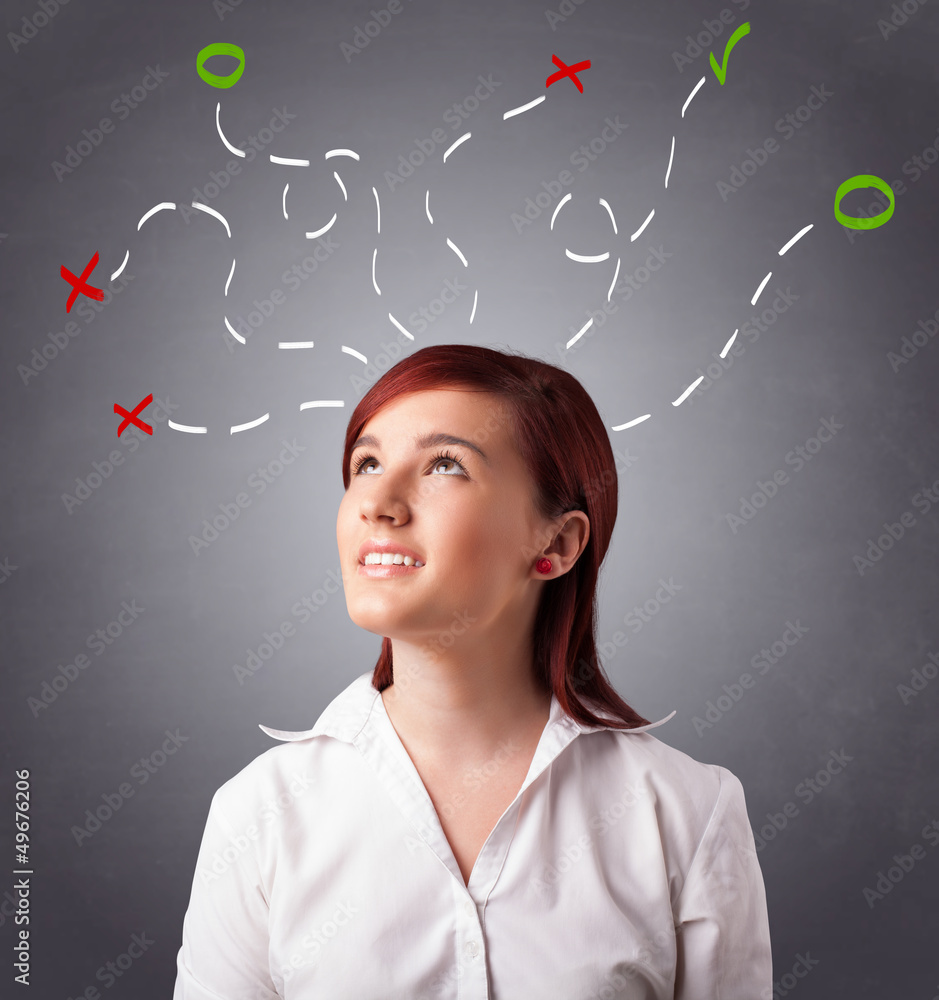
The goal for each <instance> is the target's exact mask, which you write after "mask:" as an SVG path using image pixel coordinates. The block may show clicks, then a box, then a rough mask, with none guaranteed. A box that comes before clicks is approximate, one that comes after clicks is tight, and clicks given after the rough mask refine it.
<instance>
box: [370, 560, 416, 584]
mask: <svg viewBox="0 0 939 1000" xmlns="http://www.w3.org/2000/svg"><path fill="white" fill-rule="evenodd" d="M422 569H424V567H423V566H405V565H404V563H399V564H398V565H397V566H396V565H395V564H394V563H391V564H389V565H387V566H383V565H382V564H381V563H373V564H372V565H370V566H366V565H365V563H359V568H358V575H359V576H368V577H372V578H373V579H376V580H385V579H390V578H391V577H396V576H406V575H407V574H409V573H420V571H421V570H422Z"/></svg>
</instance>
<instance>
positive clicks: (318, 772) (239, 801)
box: [212, 737, 335, 822]
mask: <svg viewBox="0 0 939 1000" xmlns="http://www.w3.org/2000/svg"><path fill="white" fill-rule="evenodd" d="M330 744H335V741H334V740H330V739H324V738H312V737H311V738H308V739H304V740H299V741H296V742H289V743H278V744H277V746H273V747H269V748H268V749H266V750H263V751H262V752H261V753H259V754H258V755H257V756H256V757H254V758H253V759H252V760H250V761H248V763H247V764H245V765H244V766H243V767H242V768H241V769H240V770H239V771H237V772H235V774H233V775H232V776H231V777H230V778H228V779H227V780H226V781H224V782H222V784H221V785H219V786H218V788H217V789H216V791H215V793H214V794H213V796H212V808H213V810H215V811H221V812H222V813H223V814H224V815H225V816H226V817H227V818H228V819H229V820H230V821H232V822H239V821H249V820H250V819H251V818H253V817H256V816H257V815H258V813H259V812H263V811H264V809H265V808H266V807H268V806H269V804H270V803H272V802H274V803H277V802H281V803H283V802H290V801H293V800H295V799H298V798H301V797H306V796H307V795H308V794H309V793H310V792H315V790H316V789H317V788H319V787H321V786H322V784H323V781H324V780H325V777H326V774H327V769H326V768H325V767H324V763H323V760H324V756H326V755H328V754H329V753H330Z"/></svg>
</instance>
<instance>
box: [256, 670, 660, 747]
mask: <svg viewBox="0 0 939 1000" xmlns="http://www.w3.org/2000/svg"><path fill="white" fill-rule="evenodd" d="M372 673H373V671H371V670H368V671H366V672H365V673H364V674H360V675H359V676H358V677H356V679H355V680H354V681H353V682H352V683H351V684H350V685H349V686H348V687H347V688H346V689H345V690H344V691H341V692H340V693H339V694H338V695H336V697H335V698H333V700H332V701H331V702H330V703H329V704H328V705H327V706H326V708H325V709H324V710H323V712H322V714H321V715H320V717H319V718H318V719H317V720H316V723H315V724H314V726H313V728H312V729H305V730H302V731H299V732H291V731H289V730H286V729H272V728H271V727H270V726H264V725H261V723H258V727H259V728H260V729H262V730H263V731H264V732H265V733H267V735H268V736H272V737H273V738H274V739H275V740H284V741H288V742H296V741H298V740H309V739H312V738H313V737H314V736H332V737H334V738H335V739H337V740H342V741H343V742H345V743H352V742H354V740H355V737H356V736H357V735H358V734H359V733H360V732H361V731H362V729H363V728H364V726H365V723H366V722H367V720H368V717H369V715H370V714H371V712H372V710H373V709H374V707H375V699H376V698H378V697H379V696H380V694H381V692H380V691H376V690H375V688H373V687H372ZM677 711H678V710H677V709H672V711H671V712H669V714H668V715H666V716H665V717H664V718H662V719H659V720H658V721H657V722H650V723H647V724H646V725H644V726H637V727H635V728H634V729H620V728H618V727H615V726H605V725H600V726H587V725H584V724H583V723H580V722H577V720H576V719H572V718H571V717H570V716H569V715H568V714H567V713H566V712H565V711H564V710H563V709H562V708H561V703H560V702H559V701H558V700H557V697H556V695H554V694H553V693H552V695H551V712H550V714H549V716H548V724H547V726H546V729H550V728H552V727H556V726H563V727H566V728H568V729H571V730H573V731H574V732H575V735H580V734H581V733H595V732H600V731H601V730H604V729H613V730H615V731H616V732H622V733H644V732H647V731H648V730H650V729H655V727H656V726H661V725H662V724H663V723H665V722H668V720H669V719H670V718H671V717H672V716H673V715H674V714H675V713H676V712H677ZM594 714H596V715H598V716H599V717H600V718H604V719H613V718H615V716H613V715H612V714H611V713H610V712H609V711H608V710H604V709H601V708H599V707H595V708H594Z"/></svg>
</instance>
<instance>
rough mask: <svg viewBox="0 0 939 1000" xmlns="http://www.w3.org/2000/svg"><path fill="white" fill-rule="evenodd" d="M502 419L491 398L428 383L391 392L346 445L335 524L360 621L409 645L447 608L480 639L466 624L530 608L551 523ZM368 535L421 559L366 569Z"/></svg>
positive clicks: (441, 619) (494, 621)
mask: <svg viewBox="0 0 939 1000" xmlns="http://www.w3.org/2000/svg"><path fill="white" fill-rule="evenodd" d="M509 419H510V417H509V410H508V408H507V407H505V406H504V404H502V401H501V399H500V397H498V396H495V395H491V394H488V393H480V392H470V391H463V390H427V391H420V392H414V393H409V394H407V395H405V396H399V397H398V398H397V399H395V400H393V401H392V402H391V403H389V404H387V405H386V406H384V407H383V408H382V409H381V410H379V411H378V412H377V413H376V414H375V415H374V416H373V417H372V419H371V420H369V421H368V423H367V424H366V425H365V427H364V428H363V429H362V436H365V435H369V436H370V437H371V438H372V439H373V440H370V441H368V442H367V443H365V444H359V445H357V446H356V447H354V448H353V450H352V454H351V461H350V470H351V472H350V483H349V488H348V489H347V490H346V492H345V495H344V496H343V498H342V502H341V503H340V505H339V515H338V518H337V521H336V537H337V541H338V544H339V556H340V562H341V567H342V577H343V585H344V589H345V594H346V605H347V607H348V611H349V617H350V618H351V619H352V620H353V621H354V622H355V623H356V624H357V625H359V626H360V627H361V628H364V629H366V630H367V631H369V632H374V633H376V634H377V635H384V636H388V637H389V638H392V639H401V640H403V641H405V642H413V643H414V644H416V645H420V644H421V643H423V642H429V641H433V640H434V639H435V638H437V637H439V636H440V635H441V634H442V633H444V632H446V631H447V630H448V629H451V628H453V626H454V619H455V618H457V617H458V616H463V619H462V620H464V621H469V622H473V619H475V621H474V622H473V624H472V625H471V626H467V628H470V627H471V629H472V631H473V633H474V635H475V636H481V635H482V633H481V632H480V631H477V630H480V629H483V630H485V629H487V628H489V629H491V628H493V627H495V628H496V630H497V631H498V630H499V628H500V626H505V627H506V628H507V629H508V628H509V627H510V626H511V623H512V619H513V616H517V615H518V613H519V612H520V611H522V610H523V609H524V608H525V607H526V606H530V604H531V601H532V598H533V596H534V592H533V591H532V589H531V588H532V586H533V577H534V578H537V577H536V575H535V574H534V573H533V569H534V564H535V562H536V561H537V559H538V556H539V555H540V554H541V550H542V549H543V548H544V546H545V545H546V544H547V543H548V541H549V540H550V537H551V532H550V522H548V521H547V520H546V519H544V518H543V517H541V515H539V514H538V513H536V511H535V510H534V502H535V501H534V493H533V491H534V486H533V484H532V482H531V480H530V478H529V474H528V470H527V468H526V466H525V464H524V462H523V460H522V458H521V456H520V455H519V454H518V452H517V451H516V450H515V446H514V444H513V442H512V439H511V437H510V430H509V428H510V426H511V425H510V424H509V423H508V421H509ZM435 435H441V436H447V437H451V438H461V439H463V440H465V441H467V442H469V443H471V444H474V445H476V446H477V447H478V448H479V449H480V451H482V452H483V453H484V456H485V457H483V455H481V454H480V453H479V452H478V451H476V450H474V449H473V448H472V447H469V445H467V444H462V443H450V442H448V441H446V440H436V441H431V440H430V439H431V438H432V437H433V436H435ZM422 438H426V439H427V440H426V441H423V442H422V441H421V439H422ZM444 453H447V454H449V455H450V456H452V457H450V458H447V457H444ZM375 539H378V540H381V541H388V542H391V543H392V544H394V545H400V546H402V547H404V548H405V549H408V550H411V551H412V552H414V553H416V554H417V557H418V558H419V560H420V561H421V562H422V563H424V565H423V566H422V567H419V568H416V569H408V570H403V571H401V570H399V571H397V572H396V573H395V574H393V575H390V574H389V571H388V570H387V569H383V570H377V571H373V574H372V575H368V573H367V569H366V567H365V566H363V565H360V561H362V560H364V555H363V554H361V552H360V549H361V547H362V546H363V544H365V543H368V542H370V541H371V540H375ZM370 548H371V546H370V545H368V544H365V550H369V549H370ZM378 574H384V575H378ZM462 632H463V628H462V627H458V628H456V629H454V633H455V634H462Z"/></svg>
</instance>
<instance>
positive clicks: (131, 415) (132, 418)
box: [114, 392, 153, 437]
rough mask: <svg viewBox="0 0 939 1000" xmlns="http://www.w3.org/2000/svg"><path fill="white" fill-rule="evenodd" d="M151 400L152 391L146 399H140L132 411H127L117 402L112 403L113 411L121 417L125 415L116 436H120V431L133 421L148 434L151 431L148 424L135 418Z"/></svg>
mask: <svg viewBox="0 0 939 1000" xmlns="http://www.w3.org/2000/svg"><path fill="white" fill-rule="evenodd" d="M152 402H153V393H152V392H151V393H150V395H149V396H147V398H146V399H144V400H141V401H140V402H139V403H138V404H137V405H136V406H135V407H134V412H133V413H128V412H127V410H125V409H124V407H123V406H119V405H118V404H117V403H115V404H114V412H115V413H119V414H120V415H121V416H122V417H126V419H125V420H122V421H121V426H120V427H118V429H117V436H118V437H120V436H121V432H122V431H123V430H124V428H125V427H127V425H128V424H129V423H130V422H131V421H133V422H134V423H135V424H136V425H137V426H138V427H139V428H140V429H141V430H143V431H146V432H147V433H148V434H152V433H153V428H152V427H151V426H150V425H149V424H145V423H144V422H143V421H142V420H138V419H137V414H138V413H140V411H141V410H142V409H143V408H144V407H145V406H149V405H150V404H151V403H152Z"/></svg>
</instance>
